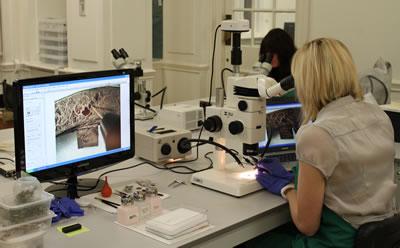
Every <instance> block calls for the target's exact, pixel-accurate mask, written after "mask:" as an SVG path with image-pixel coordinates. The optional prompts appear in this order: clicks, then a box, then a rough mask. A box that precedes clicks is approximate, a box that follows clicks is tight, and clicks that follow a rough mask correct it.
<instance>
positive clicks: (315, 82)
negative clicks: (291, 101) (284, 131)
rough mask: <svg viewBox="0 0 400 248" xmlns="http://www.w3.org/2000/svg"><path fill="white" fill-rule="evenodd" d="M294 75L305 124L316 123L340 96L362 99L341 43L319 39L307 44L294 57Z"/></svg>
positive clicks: (359, 87) (347, 52) (355, 76)
mask: <svg viewBox="0 0 400 248" xmlns="http://www.w3.org/2000/svg"><path fill="white" fill-rule="evenodd" d="M292 74H293V77H294V80H295V86H296V91H297V96H298V98H299V101H300V102H301V104H302V108H303V124H304V123H308V122H309V121H310V120H311V121H314V120H315V119H316V118H317V115H318V112H319V111H320V110H321V109H322V108H323V107H324V106H325V105H327V104H328V103H330V102H332V101H334V100H336V99H338V98H340V97H344V96H348V95H351V96H353V97H354V98H355V99H356V100H361V99H362V98H363V93H362V90H361V86H360V83H359V81H358V77H357V71H356V67H355V65H354V62H353V59H352V57H351V55H350V52H349V50H348V49H347V47H346V46H345V45H344V44H343V43H342V42H340V41H338V40H335V39H329V38H320V39H316V40H313V41H310V42H308V43H306V44H305V45H304V46H303V47H302V48H300V49H299V50H298V51H297V52H296V53H295V55H294V57H293V62H292Z"/></svg>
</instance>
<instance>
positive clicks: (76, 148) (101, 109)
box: [13, 70, 135, 198]
mask: <svg viewBox="0 0 400 248" xmlns="http://www.w3.org/2000/svg"><path fill="white" fill-rule="evenodd" d="M133 72H134V71H133V70H111V71H96V72H86V73H78V74H66V75H56V76H50V77H42V78H32V79H23V80H19V81H16V82H15V83H14V85H13V87H14V90H15V93H16V102H17V105H16V109H15V120H14V125H15V128H14V136H15V154H16V169H17V174H20V172H21V171H24V172H26V173H29V174H31V175H32V176H35V177H37V178H38V179H39V180H41V181H48V180H52V181H53V180H57V179H65V178H68V180H67V185H68V187H67V188H68V196H70V197H71V198H76V197H77V196H78V195H77V192H76V190H77V185H78V188H79V186H82V184H85V183H86V184H87V185H86V188H87V187H89V185H94V184H95V183H94V182H95V181H96V180H97V179H95V180H94V181H87V180H86V181H85V180H81V179H80V180H79V182H78V181H77V176H79V175H82V174H86V173H89V172H92V171H94V170H97V169H99V168H103V167H105V166H109V165H112V164H114V163H116V162H119V161H122V160H125V159H128V158H131V157H133V156H134V147H135V146H134V105H133V103H134V97H133V82H134V73H133ZM99 186H100V187H101V184H100V185H99ZM82 187H84V186H82ZM62 189H66V187H65V186H62V187H61V189H59V190H62ZM46 190H47V189H46ZM97 190H99V189H95V191H97ZM49 191H50V190H49ZM52 191H54V192H56V191H58V190H57V189H52ZM74 191H75V192H74ZM87 193H89V192H87ZM63 194H65V193H63V192H61V194H58V195H63Z"/></svg>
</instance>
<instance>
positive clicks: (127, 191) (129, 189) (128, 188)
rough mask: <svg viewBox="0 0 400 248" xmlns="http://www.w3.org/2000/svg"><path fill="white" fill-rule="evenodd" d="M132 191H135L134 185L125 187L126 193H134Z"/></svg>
mask: <svg viewBox="0 0 400 248" xmlns="http://www.w3.org/2000/svg"><path fill="white" fill-rule="evenodd" d="M132 190H133V185H126V186H125V187H124V192H126V193H132Z"/></svg>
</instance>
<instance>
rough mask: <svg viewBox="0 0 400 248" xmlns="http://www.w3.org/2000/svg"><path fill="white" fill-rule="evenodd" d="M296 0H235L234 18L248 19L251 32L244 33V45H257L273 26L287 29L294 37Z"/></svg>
mask: <svg viewBox="0 0 400 248" xmlns="http://www.w3.org/2000/svg"><path fill="white" fill-rule="evenodd" d="M295 16H296V0H234V2H233V19H247V20H249V22H250V32H247V33H243V34H242V42H243V44H244V45H250V46H255V45H259V44H260V43H261V40H262V38H263V37H264V36H265V35H266V34H267V33H268V31H269V30H271V29H273V28H282V29H285V30H286V31H287V32H288V33H289V34H290V35H292V37H293V38H294V22H295Z"/></svg>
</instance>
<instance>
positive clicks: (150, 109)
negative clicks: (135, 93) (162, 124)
mask: <svg viewBox="0 0 400 248" xmlns="http://www.w3.org/2000/svg"><path fill="white" fill-rule="evenodd" d="M135 105H136V106H138V107H140V108H142V109H145V110H148V111H150V112H153V113H155V114H157V111H155V110H154V109H152V108H150V107H146V106H143V105H142V104H139V103H136V102H135Z"/></svg>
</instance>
